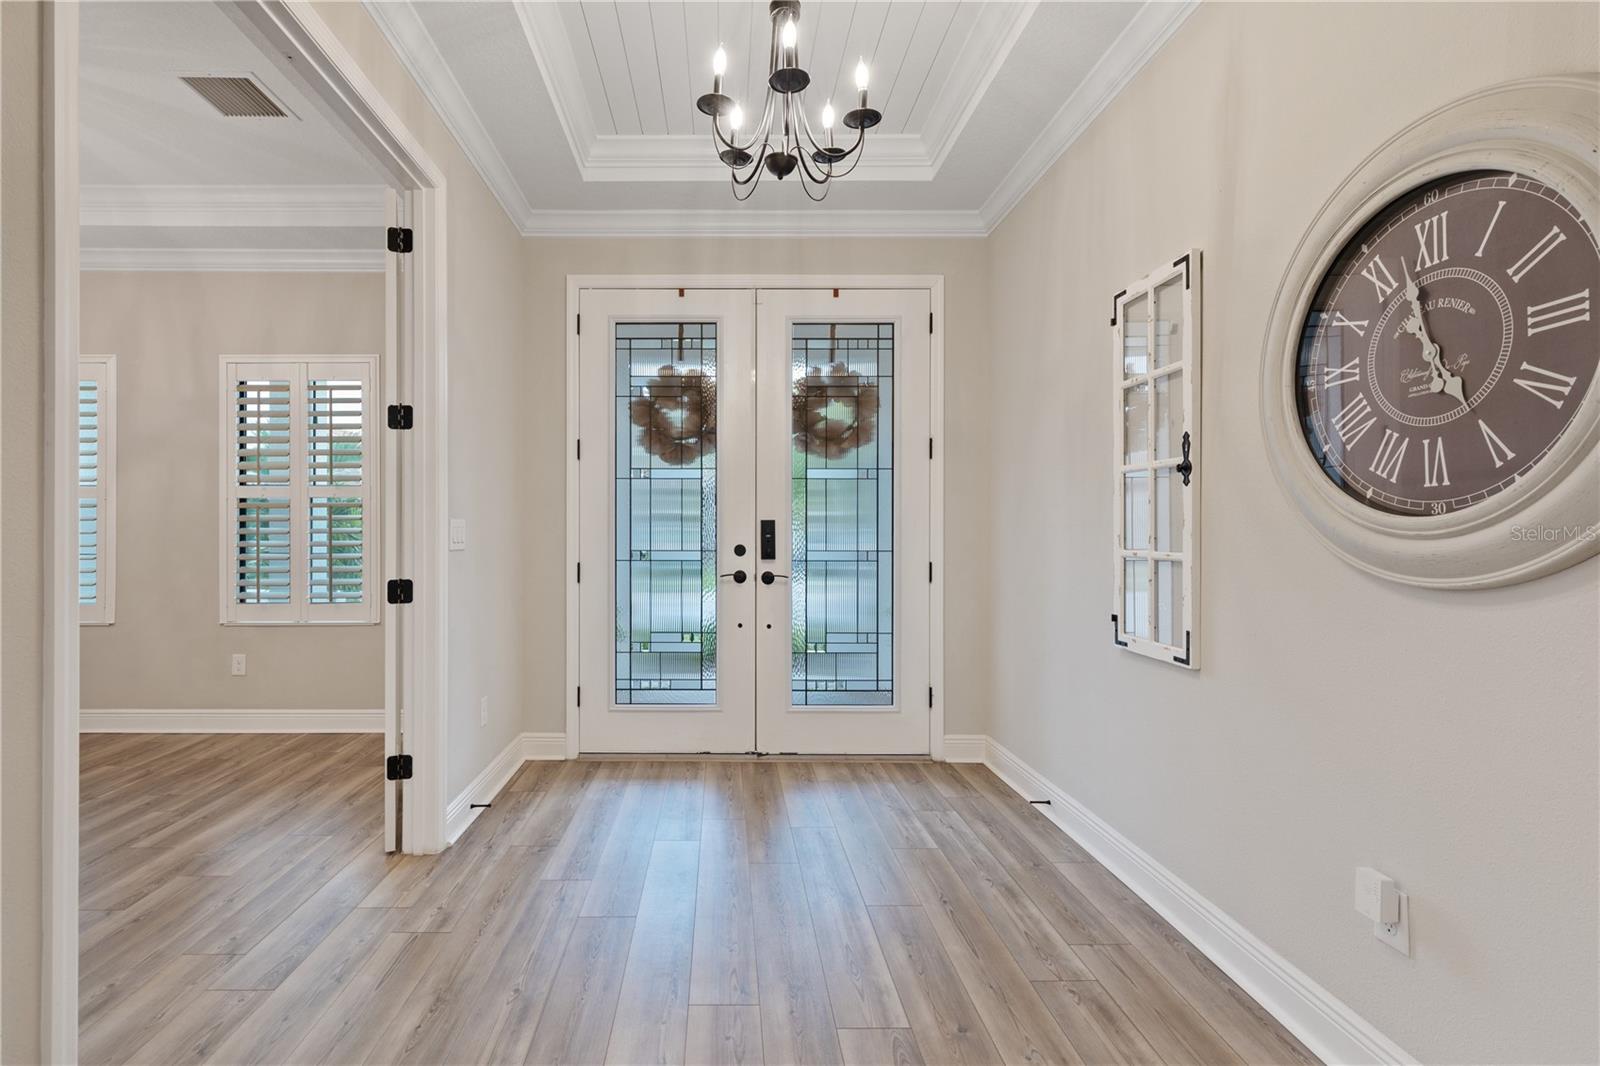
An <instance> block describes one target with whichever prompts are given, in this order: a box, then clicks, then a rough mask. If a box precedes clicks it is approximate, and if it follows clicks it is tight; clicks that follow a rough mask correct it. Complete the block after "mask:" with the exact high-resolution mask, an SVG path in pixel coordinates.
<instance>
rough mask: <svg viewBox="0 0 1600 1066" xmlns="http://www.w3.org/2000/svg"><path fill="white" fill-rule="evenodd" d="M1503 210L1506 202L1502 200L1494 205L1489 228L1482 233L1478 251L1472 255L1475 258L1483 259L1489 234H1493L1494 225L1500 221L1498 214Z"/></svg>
mask: <svg viewBox="0 0 1600 1066" xmlns="http://www.w3.org/2000/svg"><path fill="white" fill-rule="evenodd" d="M1505 209H1506V202H1505V201H1504V200H1501V201H1500V202H1499V203H1497V204H1495V205H1494V217H1493V218H1491V219H1490V220H1489V228H1488V229H1486V230H1484V231H1483V240H1481V241H1479V242H1478V250H1477V251H1476V252H1473V253H1472V254H1473V256H1474V257H1475V258H1478V259H1482V258H1483V250H1484V249H1485V248H1486V247H1488V245H1489V234H1491V233H1493V232H1494V224H1495V223H1496V222H1499V221H1500V212H1502V211H1504V210H1505Z"/></svg>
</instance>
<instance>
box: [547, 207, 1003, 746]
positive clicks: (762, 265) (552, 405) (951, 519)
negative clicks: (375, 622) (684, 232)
mask: <svg viewBox="0 0 1600 1066" xmlns="http://www.w3.org/2000/svg"><path fill="white" fill-rule="evenodd" d="M794 191H796V190H788V189H784V190H776V189H775V190H773V192H774V195H778V194H780V193H785V192H794ZM729 209H730V210H732V209H733V205H732V204H731V203H730V205H729ZM985 244H986V242H984V241H981V240H959V239H956V240H923V239H884V238H873V239H868V240H834V239H808V240H751V239H738V240H716V239H701V240H682V239H647V240H637V239H624V240H588V239H570V240H569V239H560V240H558V239H548V238H531V239H528V240H526V241H525V242H524V248H523V259H524V263H525V264H526V265H525V272H526V279H525V282H524V284H525V287H526V292H527V297H528V299H527V303H526V306H525V314H526V322H525V328H526V330H527V336H528V338H529V341H528V349H527V353H526V356H525V357H526V359H527V360H528V363H529V365H530V367H532V373H533V375H534V380H535V381H536V383H537V387H536V389H534V390H532V391H530V393H529V400H530V402H532V403H534V404H535V405H536V407H535V412H536V413H534V414H533V415H532V416H531V417H529V418H528V419H527V428H528V432H529V434H530V435H531V440H530V442H529V446H528V449H527V451H526V452H525V454H526V455H527V456H528V457H529V459H530V460H531V461H530V462H529V463H528V464H527V467H526V469H525V471H524V473H523V475H522V483H523V484H524V485H525V486H526V489H527V497H528V499H529V500H531V501H533V502H534V504H535V506H536V508H537V513H538V514H539V515H540V518H539V520H538V521H537V522H535V523H534V524H533V525H532V526H530V548H529V553H528V554H529V557H530V561H531V563H532V566H531V567H530V572H529V574H528V602H529V603H530V604H532V605H534V609H533V611H532V612H531V614H530V617H529V619H528V634H527V643H526V651H525V654H526V655H527V661H528V664H529V684H530V689H529V694H528V720H529V726H528V728H530V729H533V730H539V731H546V730H548V731H554V732H559V731H563V730H565V729H566V719H565V712H564V707H565V703H564V701H563V699H562V695H563V694H562V686H563V684H564V682H565V676H566V665H565V660H564V658H563V654H564V653H563V648H564V646H565V640H566V606H565V604H566V599H565V596H566V584H565V582H566V575H567V570H566V542H565V536H566V530H565V526H564V519H563V517H562V516H563V508H562V507H561V506H560V502H561V501H562V500H563V499H564V493H565V491H566V489H565V481H564V479H565V477H566V444H565V441H566V385H565V380H566V352H567V349H566V338H567V332H566V331H567V330H568V329H570V328H571V319H570V316H569V313H568V308H567V306H566V300H567V291H566V286H567V275H568V274H669V275H680V276H686V275H691V274H818V275H822V276H824V277H827V276H829V275H834V276H838V275H846V274H941V275H943V276H944V279H945V310H944V316H943V317H944V324H943V325H942V326H940V327H939V328H941V329H943V330H944V331H945V334H944V345H945V383H946V385H945V389H946V392H945V415H944V417H945V428H944V435H945V443H944V445H943V447H942V449H941V453H940V454H942V455H943V456H944V457H945V500H946V503H945V506H946V515H947V518H946V526H945V538H946V539H945V662H946V666H945V690H946V691H945V696H944V703H945V718H946V720H945V731H946V732H947V733H979V732H982V731H983V724H984V701H985V697H986V692H987V688H988V631H989V620H988V614H987V612H986V606H987V603H988V597H987V594H986V589H987V587H988V581H989V575H988V569H989V555H988V551H987V538H988V528H987V521H986V518H985V516H986V515H987V513H988V510H989V507H988V500H989V491H988V480H987V478H988V462H987V457H988V426H987V424H986V415H987V410H988V405H987V397H988V390H989V345H988V337H987V334H986V324H987V314H988V277H987V269H986V267H987V253H986V247H985Z"/></svg>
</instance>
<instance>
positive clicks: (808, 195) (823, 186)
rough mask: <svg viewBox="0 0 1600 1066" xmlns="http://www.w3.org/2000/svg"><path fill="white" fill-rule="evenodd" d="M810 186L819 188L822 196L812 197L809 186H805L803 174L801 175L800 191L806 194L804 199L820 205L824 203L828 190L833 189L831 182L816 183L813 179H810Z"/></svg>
mask: <svg viewBox="0 0 1600 1066" xmlns="http://www.w3.org/2000/svg"><path fill="white" fill-rule="evenodd" d="M812 184H813V185H816V186H817V187H818V188H820V189H821V190H822V195H821V196H813V195H812V193H811V185H807V184H806V179H805V175H804V174H802V175H801V177H800V189H801V191H802V192H804V193H805V194H806V199H808V200H810V201H811V202H812V203H814V204H820V203H821V202H822V201H824V200H826V199H827V198H828V190H829V189H831V188H832V187H833V182H832V181H829V180H827V179H824V180H822V181H817V180H816V179H815V178H813V179H812Z"/></svg>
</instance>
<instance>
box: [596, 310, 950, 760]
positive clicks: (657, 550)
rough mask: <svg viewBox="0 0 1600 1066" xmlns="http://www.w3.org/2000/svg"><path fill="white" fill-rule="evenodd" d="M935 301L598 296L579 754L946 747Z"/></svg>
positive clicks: (839, 751) (890, 751)
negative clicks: (933, 686) (938, 700)
mask: <svg viewBox="0 0 1600 1066" xmlns="http://www.w3.org/2000/svg"><path fill="white" fill-rule="evenodd" d="M929 311H930V295H929V292H928V291H927V290H899V289H855V290H850V289H817V290H812V289H630V290H621V289H582V290H580V292H579V306H578V313H579V315H580V318H579V334H578V341H579V343H578V408H579V410H578V450H577V454H578V462H577V469H578V475H577V482H578V564H579V567H578V571H577V575H576V576H577V581H578V600H579V618H580V625H579V632H578V633H577V634H573V635H572V636H573V637H575V639H576V640H577V642H578V657H577V658H578V663H579V673H580V677H579V679H578V683H579V690H578V717H579V747H580V748H581V750H583V751H585V752H756V751H759V752H797V753H829V754H863V755H867V754H912V753H926V752H927V751H928V749H929V736H928V727H929V704H930V702H931V696H930V689H929V654H930V649H929V628H928V612H929V604H930V589H931V587H932V586H931V576H932V565H931V562H930V560H931V555H930V554H929V527H930V520H931V516H930V511H929V502H930V496H929V488H930V473H931V467H932V463H931V460H930V458H929V456H930V453H931V451H932V446H931V441H930V437H929V428H928V427H929V414H930V410H929V408H930V373H929V371H930V366H929V356H930V347H931V346H930V341H929V333H930V326H929V323H930V318H929Z"/></svg>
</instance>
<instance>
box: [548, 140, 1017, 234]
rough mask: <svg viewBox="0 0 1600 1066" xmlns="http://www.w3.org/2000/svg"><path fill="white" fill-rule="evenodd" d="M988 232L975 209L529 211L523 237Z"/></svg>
mask: <svg viewBox="0 0 1600 1066" xmlns="http://www.w3.org/2000/svg"><path fill="white" fill-rule="evenodd" d="M696 143H697V144H698V143H699V142H698V141H697V142H696ZM700 147H701V148H702V149H704V147H705V146H704V144H700ZM987 232H988V227H987V226H986V225H985V223H984V220H983V216H982V215H980V214H979V213H978V212H976V211H733V210H713V211H666V210H662V211H531V212H529V213H528V216H527V217H526V218H525V219H524V220H523V226H522V233H523V236H525V237H696V236H700V237H705V236H712V237H767V238H780V237H982V236H984V234H986V233H987Z"/></svg>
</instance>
